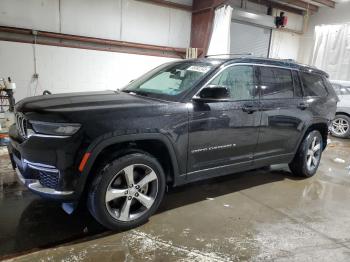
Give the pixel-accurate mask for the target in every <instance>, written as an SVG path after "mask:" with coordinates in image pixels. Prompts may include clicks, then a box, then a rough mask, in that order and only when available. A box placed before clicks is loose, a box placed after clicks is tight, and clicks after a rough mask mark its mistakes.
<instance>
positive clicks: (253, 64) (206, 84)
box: [192, 63, 299, 101]
mask: <svg viewBox="0 0 350 262" xmlns="http://www.w3.org/2000/svg"><path fill="white" fill-rule="evenodd" d="M242 65H243V66H263V67H274V68H281V69H287V70H290V71H291V72H292V71H293V70H294V71H299V70H298V69H295V68H290V67H287V66H276V65H265V64H256V63H235V64H230V65H227V66H225V67H223V68H221V69H220V70H219V71H218V72H216V73H215V74H214V75H213V76H212V77H211V78H210V79H209V80H208V81H207V82H205V84H203V86H202V87H201V88H200V89H199V90H198V92H196V94H195V95H194V96H193V97H192V99H193V98H199V97H198V94H199V93H200V92H201V91H202V89H203V88H205V87H207V86H208V85H209V83H210V82H211V81H213V80H214V79H215V77H217V76H218V75H219V74H220V73H221V72H222V71H224V70H225V69H227V68H230V67H232V66H242ZM229 101H231V100H229Z"/></svg>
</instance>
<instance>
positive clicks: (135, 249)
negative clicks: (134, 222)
mask: <svg viewBox="0 0 350 262" xmlns="http://www.w3.org/2000/svg"><path fill="white" fill-rule="evenodd" d="M349 165H350V140H339V139H335V138H332V137H331V143H330V144H329V146H328V148H327V149H326V151H325V152H324V154H323V158H322V162H321V165H320V168H319V170H318V172H317V174H316V176H314V177H313V178H310V179H300V178H296V177H293V176H291V174H290V172H289V170H288V168H287V166H285V165H279V166H273V167H271V169H270V170H269V169H260V170H254V171H250V172H245V173H240V174H234V175H232V176H227V177H223V178H218V179H212V180H207V181H204V182H200V183H195V184H192V185H187V186H184V187H179V188H175V189H171V190H170V192H169V193H168V194H167V195H166V197H165V199H164V201H163V203H162V206H161V208H160V210H159V212H158V213H157V214H156V215H154V216H153V217H151V219H150V220H149V222H148V223H146V224H144V225H143V226H140V227H138V228H136V229H134V230H130V231H126V232H119V233H118V232H113V233H112V232H108V231H106V230H104V229H103V228H102V227H101V226H99V225H98V224H97V223H96V222H94V220H93V219H92V218H91V216H90V215H89V214H88V213H87V211H86V210H84V209H81V210H79V211H78V212H76V213H75V214H73V215H71V216H69V215H67V214H65V213H64V212H63V211H62V210H61V208H60V205H59V204H58V203H55V202H49V201H46V200H43V199H40V198H39V197H37V196H35V195H33V194H32V193H30V192H28V191H27V190H26V189H24V188H23V187H22V186H20V185H19V184H18V183H17V182H15V179H14V173H13V171H11V168H10V163H9V160H8V158H7V156H6V155H2V156H1V153H0V170H1V175H0V260H1V259H10V260H13V261H39V260H42V261H49V260H52V261H80V260H86V261H95V260H103V261H242V260H244V261H246V260H249V261H266V260H274V261H349V260H350V205H349V203H350V169H349Z"/></svg>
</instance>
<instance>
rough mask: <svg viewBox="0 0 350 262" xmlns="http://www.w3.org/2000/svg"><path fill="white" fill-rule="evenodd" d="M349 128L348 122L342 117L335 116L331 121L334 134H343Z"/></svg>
mask: <svg viewBox="0 0 350 262" xmlns="http://www.w3.org/2000/svg"><path fill="white" fill-rule="evenodd" d="M348 130H349V122H348V121H347V120H346V119H344V118H341V117H339V118H336V119H334V120H333V122H332V132H333V133H334V134H335V135H338V136H343V135H345V134H346V132H347V131H348Z"/></svg>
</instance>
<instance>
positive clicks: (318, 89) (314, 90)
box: [301, 72, 328, 96]
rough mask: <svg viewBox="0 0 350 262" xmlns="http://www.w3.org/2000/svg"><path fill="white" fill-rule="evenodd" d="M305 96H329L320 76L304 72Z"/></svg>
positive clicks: (302, 75)
mask: <svg viewBox="0 0 350 262" xmlns="http://www.w3.org/2000/svg"><path fill="white" fill-rule="evenodd" d="M301 79H302V81H303V84H304V95H305V96H327V94H328V93H327V89H326V86H325V84H324V81H323V78H322V76H320V75H316V74H309V73H305V72H302V73H301Z"/></svg>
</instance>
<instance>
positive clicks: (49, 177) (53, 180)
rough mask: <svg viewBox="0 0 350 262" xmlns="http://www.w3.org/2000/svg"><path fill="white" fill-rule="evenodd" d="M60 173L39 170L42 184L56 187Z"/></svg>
mask: <svg viewBox="0 0 350 262" xmlns="http://www.w3.org/2000/svg"><path fill="white" fill-rule="evenodd" d="M58 179H59V173H52V172H44V171H39V182H40V184H41V185H42V186H44V187H48V188H52V189H56V188H57V186H58Z"/></svg>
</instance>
